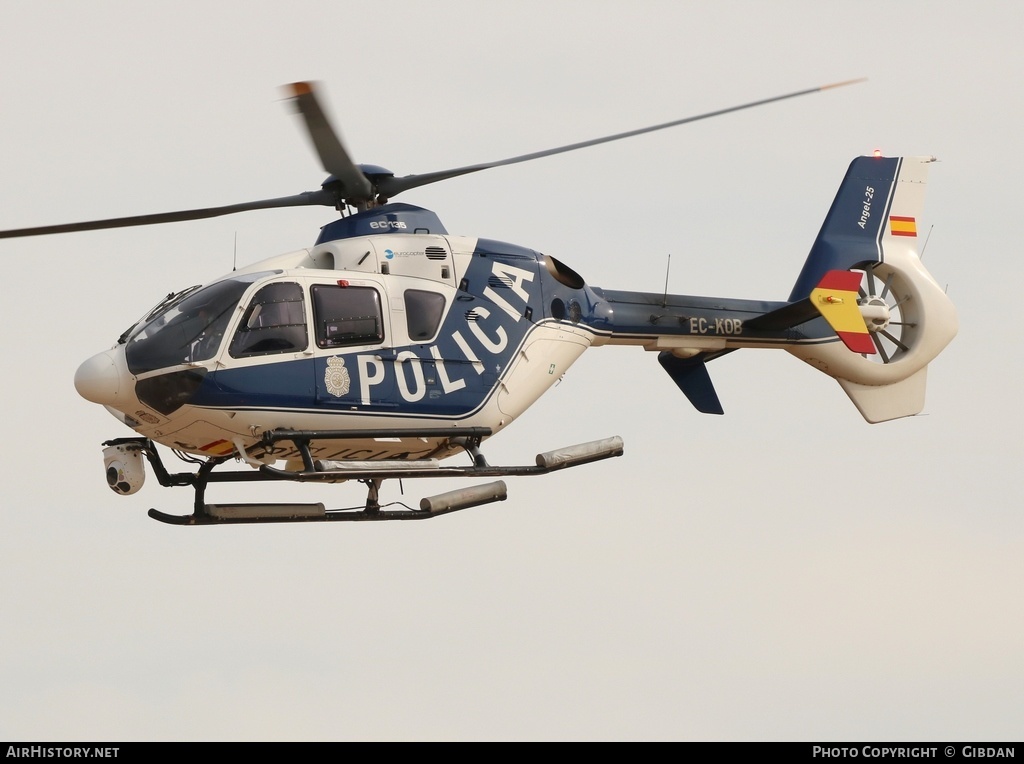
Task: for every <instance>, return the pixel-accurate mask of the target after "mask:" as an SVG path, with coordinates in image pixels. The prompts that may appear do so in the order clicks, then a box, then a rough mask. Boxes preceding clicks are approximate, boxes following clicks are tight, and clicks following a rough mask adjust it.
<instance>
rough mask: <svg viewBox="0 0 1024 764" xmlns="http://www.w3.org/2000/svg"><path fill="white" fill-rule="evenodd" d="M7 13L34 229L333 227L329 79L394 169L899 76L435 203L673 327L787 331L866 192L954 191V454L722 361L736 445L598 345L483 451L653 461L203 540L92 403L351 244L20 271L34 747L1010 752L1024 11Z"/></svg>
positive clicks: (1016, 670)
mask: <svg viewBox="0 0 1024 764" xmlns="http://www.w3.org/2000/svg"><path fill="white" fill-rule="evenodd" d="M4 9H5V14H4V17H5V23H4V24H3V25H0V72H2V74H0V98H2V101H0V103H2V104H3V110H2V114H3V117H2V119H0V168H2V175H0V188H2V189H3V200H4V203H3V206H2V208H0V228H14V227H21V226H29V225H44V224H48V223H56V222H70V221H77V220H85V219H91V218H101V217H108V216H118V215H131V214H142V213H147V212H157V211H163V210H173V209H179V208H188V207H198V206H206V205H218V204H229V203H233V202H240V201H246V200H250V199H260V198H266V197H273V196H279V195H285V194H291V193H297V192H300V191H304V190H310V189H314V188H316V187H318V185H319V183H320V182H321V180H322V175H323V173H322V172H321V171H320V169H319V166H318V164H317V161H316V159H315V156H314V154H313V152H312V150H311V149H310V148H309V146H308V145H307V142H306V140H305V137H304V135H303V133H302V131H301V127H300V125H299V123H298V121H297V120H296V118H295V117H294V116H292V115H291V114H290V113H289V110H288V109H287V108H286V106H285V105H284V104H283V103H281V93H280V90H279V86H281V85H283V84H285V83H287V82H291V81H294V80H298V79H315V80H319V81H321V82H322V83H323V95H324V97H325V101H326V104H327V106H328V107H329V109H330V111H331V113H332V114H333V117H334V119H335V121H336V123H337V124H338V125H339V126H340V128H341V130H342V132H343V134H344V137H345V140H346V142H347V144H348V146H349V148H350V150H351V151H352V153H353V154H354V155H355V157H356V160H357V161H360V162H368V163H375V164H380V165H383V166H385V167H388V168H390V169H391V170H393V171H395V172H396V174H406V173H413V172H426V171H431V170H437V169H442V168H445V167H453V166H459V165H464V164H470V163H474V162H482V161H488V160H494V159H498V158H502V157H506V156H511V155H516V154H521V153H526V152H529V151H535V150H539V149H543V148H547V147H550V146H556V145H560V144H564V143H570V142H573V141H577V140H584V139H587V138H592V137H595V136H598V135H603V134H606V133H612V132H617V131H622V130H628V129H631V128H635V127H640V126H643V125H647V124H654V123H658V122H664V121H667V120H671V119H676V118H679V117H683V116H687V115H690V114H694V113H699V112H702V111H708V110H711V109H716V108H721V107H725V106H730V105H733V104H737V103H742V102H744V101H748V100H754V99H757V98H762V97H767V96H771V95H776V94H780V93H784V92H788V91H791V90H798V89H801V88H805V87H812V86H815V85H819V84H824V83H828V82H833V81H837V80H845V79H850V78H853V77H861V76H864V77H868V78H869V79H868V82H866V83H864V84H861V85H857V86H854V87H850V88H844V89H840V90H835V91H830V92H827V93H822V94H819V95H813V96H809V97H806V98H802V99H799V100H797V101H791V102H786V103H782V104H775V105H772V106H768V107H765V108H763V109H761V110H757V111H752V112H746V113H743V114H735V115H730V116H726V117H723V118H721V119H719V120H715V121H713V122H707V123H701V124H698V125H691V126H685V127H682V128H678V129H675V130H670V131H666V132H662V133H658V134H654V135H649V136H644V137H639V138H636V139H633V140H630V141H626V142H622V143H613V144H609V145H605V146H600V147H595V148H591V149H587V150H584V151H580V152H577V153H574V154H568V155H564V156H559V157H553V158H548V159H543V160H539V161H536V162H533V163H528V164H523V165H517V166H513V167H506V168H500V169H495V170H492V171H488V172H485V173H481V174H478V175H475V176H468V177H464V178H459V179H454V180H451V181H448V182H446V183H443V184H439V185H436V186H431V187H429V188H423V189H418V190H416V191H412V192H409V193H408V194H406V195H405V196H404V197H403V198H402V200H403V201H407V202H410V203H415V204H420V205H422V206H425V207H428V208H430V209H433V210H435V211H436V212H437V213H438V214H439V216H440V217H441V219H442V221H444V223H445V225H446V226H447V228H448V229H449V230H450V231H451V232H452V233H457V234H466V235H480V236H487V237H489V238H495V239H501V240H506V241H512V242H515V243H518V244H522V245H525V246H530V247H533V248H536V249H539V250H542V251H544V252H547V253H550V254H552V255H555V256H556V257H558V258H559V259H561V260H563V261H564V262H566V263H567V264H569V265H570V266H571V267H573V268H574V269H576V270H577V271H579V272H580V273H581V274H582V275H583V276H584V277H585V278H586V279H587V281H588V282H589V283H591V284H593V285H597V286H603V287H613V288H623V289H626V288H632V289H645V290H650V291H655V290H660V289H661V288H662V286H663V285H664V277H665V261H666V257H667V255H668V254H669V253H671V254H672V272H671V282H670V289H671V290H672V291H674V292H677V293H690V294H712V295H714V294H718V295H727V296H735V297H753V298H764V299H784V298H785V296H786V295H787V294H788V293H789V289H790V287H791V286H792V283H793V281H794V280H795V279H796V275H797V273H798V272H799V270H800V267H801V265H802V263H803V260H804V257H805V256H806V253H807V251H808V248H809V247H810V244H811V242H812V240H813V238H814V236H815V234H816V232H817V230H818V227H819V226H820V224H821V221H822V219H823V217H824V215H825V213H826V211H827V210H828V207H829V204H830V203H831V200H832V197H833V195H834V194H835V191H836V189H837V187H838V184H839V182H840V180H841V179H842V176H843V173H844V172H845V169H846V166H847V165H848V163H849V162H850V160H851V159H852V158H853V157H854V156H856V155H858V154H863V153H869V152H871V151H872V150H874V149H876V148H878V149H881V150H882V151H883V152H884V153H886V154H889V155H899V154H934V155H936V156H937V157H938V158H939V159H940V162H939V163H938V164H936V165H934V166H933V167H932V171H931V178H930V186H929V194H928V198H927V201H926V220H925V222H924V226H923V228H924V229H925V230H929V229H931V227H932V226H934V229H933V230H931V235H930V238H929V241H928V247H927V251H926V253H925V263H926V265H927V266H928V268H929V269H930V270H931V272H932V274H933V275H934V276H935V278H936V279H937V280H938V281H939V283H941V284H947V283H948V284H949V293H950V295H951V296H952V298H953V300H954V302H955V303H956V305H957V307H958V310H959V313H960V321H961V329H960V335H959V336H958V337H957V339H956V340H954V342H953V344H952V345H951V346H950V347H949V348H948V349H947V351H946V352H945V353H944V354H943V355H941V356H940V357H939V359H938V360H937V361H936V362H935V363H933V364H932V366H931V368H930V371H929V390H928V405H927V409H926V413H927V415H926V416H920V417H917V418H914V419H909V420H901V421H896V422H890V423H887V424H883V425H875V426H871V425H868V424H866V423H864V422H863V420H862V419H861V418H860V416H859V414H858V413H857V411H856V409H855V408H854V407H853V405H852V404H851V403H850V402H849V400H848V399H847V398H846V396H845V395H844V394H843V392H842V390H841V389H840V388H839V386H838V385H836V384H835V383H834V382H833V381H832V380H830V379H829V378H827V377H825V376H823V375H820V374H817V373H816V372H814V371H813V370H812V369H811V368H809V367H807V366H805V365H803V364H801V363H800V362H798V361H797V360H795V359H793V358H791V357H789V356H788V355H786V354H783V353H774V352H768V351H764V352H754V351H745V352H743V353H736V354H732V355H730V356H728V357H726V358H723V359H721V360H720V361H716V362H715V363H714V364H712V365H711V367H710V371H711V375H712V378H713V379H714V381H715V384H716V387H717V389H718V391H719V395H720V397H721V399H722V403H723V405H724V407H725V410H726V415H725V416H724V417H709V416H702V415H700V414H698V413H696V412H695V411H694V410H693V409H692V407H690V405H689V404H688V403H687V401H686V400H685V398H684V397H683V396H682V395H681V394H680V393H679V392H678V390H677V389H676V388H675V386H674V385H673V384H672V382H671V380H670V379H669V378H668V376H667V375H666V374H665V373H664V372H663V371H662V369H661V368H660V367H659V365H658V363H657V359H656V357H655V356H654V355H653V354H644V353H643V352H642V351H640V350H638V349H635V348H622V349H619V348H598V349H593V350H591V351H590V352H588V353H587V354H586V355H585V356H584V357H583V358H582V359H581V360H580V361H579V362H578V363H577V365H576V366H574V367H573V368H572V369H571V370H570V372H569V373H568V374H567V375H566V377H565V379H564V380H563V382H562V383H561V384H560V385H559V386H558V387H556V388H555V389H553V390H552V391H551V392H550V393H549V394H548V395H547V396H546V397H544V398H542V399H541V401H540V402H538V403H537V404H536V406H535V407H534V408H533V409H531V410H530V411H529V412H527V414H525V415H524V416H523V417H522V419H521V421H519V422H517V423H516V424H515V425H514V426H513V427H512V428H511V429H510V430H508V431H507V432H505V433H503V434H502V436H501V437H498V438H496V439H494V440H493V441H492V442H490V443H489V445H488V448H487V449H486V452H487V454H488V456H489V458H490V459H491V461H492V462H495V463H530V462H532V459H533V456H534V454H536V453H538V452H540V451H546V450H550V449H552V448H555V447H558V446H562V445H567V444H570V443H575V442H580V441H585V440H591V439H596V438H599V437H604V436H609V435H621V436H622V437H623V438H624V439H625V443H626V454H625V456H624V457H623V458H621V459H617V460H613V461H610V462H606V463H603V464H600V465H592V466H589V467H581V468H579V469H576V470H570V471H568V472H565V473H559V474H554V475H550V476H547V477H543V478H531V479H525V478H522V479H510V480H508V483H509V494H510V495H509V500H508V501H506V502H504V503H501V504H496V505H492V506H490V507H485V508H480V509H475V510H470V511H467V512H463V513H458V514H455V515H452V516H449V517H445V518H440V519H436V520H431V521H428V522H423V523H396V524H365V525H364V524H357V525H336V524H335V525H310V526H295V527H253V528H205V529H195V528H170V527H167V526H163V525H160V524H158V523H156V522H153V521H152V520H150V519H149V518H147V517H146V516H145V512H146V510H147V509H148V508H149V507H151V506H156V507H159V508H161V509H163V510H165V511H170V512H180V513H185V512H187V511H188V508H189V502H190V501H191V498H190V495H189V494H188V493H187V492H186V491H179V492H174V491H169V490H165V489H161V488H160V487H159V486H158V485H157V483H156V481H155V480H154V479H153V477H152V475H151V476H150V481H149V483H148V484H147V486H146V488H145V489H144V490H143V491H142V492H141V493H139V494H137V495H135V496H133V497H130V498H120V497H117V496H115V495H114V494H113V493H112V492H111V491H110V490H109V489H108V488H107V486H106V485H105V483H104V480H103V475H102V469H101V467H102V460H101V449H100V443H101V441H103V440H106V439H108V438H112V437H117V436H121V435H127V434H130V433H129V432H128V431H127V430H125V428H123V427H122V426H120V425H119V424H118V423H117V421H115V420H114V419H113V418H112V417H111V416H110V415H109V414H107V412H105V411H104V410H103V409H102V408H100V407H98V406H95V405H92V404H89V403H87V402H85V401H84V400H82V399H80V398H79V397H78V396H77V395H76V393H75V391H74V388H73V386H72V378H73V375H74V371H75V369H76V368H77V366H78V364H79V363H80V362H81V361H82V360H84V359H85V358H87V357H88V356H90V355H92V354H93V353H95V352H98V351H99V350H102V349H104V348H105V347H108V346H109V345H111V344H113V342H114V340H115V339H116V337H117V336H118V334H120V332H121V331H123V330H124V329H125V328H126V327H127V326H128V325H129V324H130V323H131V322H133V321H134V320H135V319H136V318H138V316H139V315H141V314H142V313H143V312H144V311H145V310H146V309H147V308H149V307H150V306H152V305H153V304H154V303H155V302H156V301H157V299H158V298H159V297H160V296H162V295H163V294H165V293H166V292H168V291H170V290H173V289H180V288H182V287H184V286H187V285H189V284H194V283H198V282H204V281H208V280H210V279H212V278H215V277H217V276H219V275H221V274H222V273H224V272H226V271H227V270H229V269H230V268H231V264H232V258H233V250H234V247H235V243H234V242H235V237H236V234H237V251H238V260H239V262H240V263H248V262H252V261H254V260H258V259H261V258H263V257H267V256H270V255H272V254H275V253H278V252H284V251H288V250H291V249H296V248H299V247H304V246H308V245H309V244H310V243H312V241H313V240H314V238H315V236H316V232H317V228H318V226H320V225H322V224H323V223H325V222H328V221H329V220H330V219H331V215H330V212H329V211H325V210H321V209H301V210H281V211H268V212H257V213H249V214H245V215H239V216H235V217H231V218H223V219H218V220H210V221H200V222H194V223H187V224H181V225H174V226H161V227H154V228H139V229H131V230H120V231H105V232H93V233H84V234H78V235H72V236H62V237H42V238H39V239H34V240H21V241H7V242H0V258H2V259H0V262H2V264H3V265H4V267H5V269H6V278H5V283H6V284H7V296H6V299H5V300H4V301H3V304H2V307H0V311H2V315H3V325H5V326H6V327H7V329H8V335H7V336H8V339H7V342H6V348H7V353H8V357H7V361H6V362H5V364H4V369H5V373H4V374H3V375H2V378H0V387H2V400H3V401H4V411H5V417H4V421H5V424H6V435H7V437H6V439H5V440H6V444H7V449H8V451H9V455H8V458H7V460H6V461H7V466H6V467H5V470H4V478H3V489H4V499H3V504H2V506H3V511H2V513H0V560H2V563H0V566H2V568H0V569H2V572H3V576H2V585H0V611H2V613H3V618H2V619H0V643H2V644H3V645H4V648H5V649H4V650H3V657H2V658H0V738H4V739H32V740H70V739H76V740H92V739H118V740H153V739H159V740H164V739H166V740H178V739H184V740H211V739H228V740H239V739H240V740H249V739H270V740H293V739H324V740H350V739H363V740H366V739H369V740H407V739H428V740H450V739H460V740H475V739H487V740H490V739H510V740H524V739H530V740H532V739H555V740H562V739H601V740H604V739H608V740H632V739H643V740H648V739H650V740H661V739H667V740H680V739H699V740H748V739H754V740H774V739H783V740H857V739H864V740H1012V739H1020V736H1021V732H1022V723H1021V714H1020V709H1021V707H1022V705H1024V690H1022V688H1024V651H1022V650H1021V641H1020V640H1021V637H1020V635H1021V634H1022V633H1024V605H1022V600H1021V597H1020V589H1021V583H1022V579H1024V555H1022V554H1021V547H1022V543H1024V520H1022V510H1021V506H1022V502H1021V498H1022V491H1021V488H1020V483H1019V480H1018V470H1019V466H1020V461H1021V456H1022V442H1021V432H1022V431H1024V407H1022V404H1021V398H1020V394H1019V391H1018V389H1017V388H1018V386H1019V384H1018V381H1019V379H1020V378H1021V375H1022V371H1024V369H1022V361H1021V355H1020V353H1018V352H1016V351H1017V348H1018V346H1019V343H1020V340H1019V336H1018V333H1017V332H1016V331H1015V328H1016V324H1017V323H1018V322H1017V320H1016V319H1015V316H1014V314H1013V309H1014V306H1016V305H1017V304H1018V303H1019V295H1018V292H1019V291H1020V285H1021V283H1022V275H1024V274H1022V267H1021V264H1020V262H1021V261H1020V256H1019V252H1018V249H1019V236H1017V234H1016V227H1017V225H1018V223H1019V211H1018V203H1019V198H1020V190H1019V187H1020V178H1021V175H1022V172H1021V171H1022V166H1021V165H1022V159H1021V152H1020V150H1019V142H1020V137H1021V135H1022V133H1024V119H1022V103H1021V95H1020V94H1021V92H1022V85H1024V83H1022V74H1021V72H1024V54H1022V52H1021V47H1020V44H1019V39H1018V38H1019V34H1020V30H1021V29H1022V28H1024V10H1021V6H1018V5H1016V4H1012V3H976V4H962V3H951V2H937V3H929V2H906V3H893V2H858V3H856V4H842V5H840V4H823V3H820V2H782V3H771V4H762V3H754V2H750V3H744V2H732V3H729V2H725V3H715V4H713V5H712V4H710V3H708V4H702V3H679V2H664V3H659V2H642V1H641V2H633V3H611V2H586V3H585V2H550V0H549V1H548V2H544V3H540V2H521V3H517V4H515V5H509V6H503V7H499V6H498V5H497V4H481V3H469V2H465V3H463V2H438V3H434V4H431V5H430V6H429V7H428V6H427V5H426V4H415V3H406V2H391V3H383V4H381V3H377V4H358V5H357V4H346V3H337V2H332V3H327V2H323V3H319V2H295V3H292V4H290V5H289V7H288V9H287V10H285V9H284V6H282V5H281V4H280V3H269V2H256V3H253V2H247V3H232V2H223V3H214V4H211V3H197V2H180V1H179V2H175V3H166V4H164V3H146V4H137V3H127V2H94V3H88V4H76V3H70V2H67V3H65V2H33V3H28V2H17V1H14V2H8V3H7V4H5V8H4ZM405 489H406V492H407V496H406V499H410V498H418V497H419V496H420V495H422V493H426V492H433V491H434V490H435V485H434V484H430V485H426V486H425V485H424V484H423V483H422V482H420V483H407V484H406V486H405ZM216 490H217V491H218V496H223V497H224V498H230V499H237V500H240V501H246V500H250V501H251V500H253V497H254V496H255V495H256V493H257V492H256V490H255V489H253V488H251V487H239V488H227V489H225V488H218V489H216ZM267 494H270V496H269V498H272V499H278V500H281V499H282V498H289V499H290V498H293V497H295V496H296V495H297V496H298V497H299V499H300V500H324V501H325V502H326V503H328V504H329V505H336V506H344V505H348V504H353V503H357V502H359V501H360V500H361V498H362V492H361V490H356V489H350V488H346V487H344V486H337V487H333V488H331V487H324V488H320V489H312V488H307V487H304V486H300V487H287V486H284V487H282V486H273V487H272V490H270V489H267V488H261V489H259V495H260V496H266V495H267ZM388 498H390V499H391V500H394V499H397V498H401V497H400V496H398V495H397V487H390V489H389V493H388Z"/></svg>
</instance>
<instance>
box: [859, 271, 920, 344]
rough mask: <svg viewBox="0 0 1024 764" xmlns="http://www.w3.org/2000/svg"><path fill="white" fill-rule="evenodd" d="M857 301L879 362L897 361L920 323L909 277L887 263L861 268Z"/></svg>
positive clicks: (913, 336) (914, 338)
mask: <svg viewBox="0 0 1024 764" xmlns="http://www.w3.org/2000/svg"><path fill="white" fill-rule="evenodd" d="M862 272H863V274H864V275H863V277H862V279H861V284H860V289H859V291H858V300H857V304H858V306H859V307H860V312H861V315H862V316H863V317H864V323H865V324H866V325H867V328H868V333H869V334H870V335H871V341H872V342H873V343H874V345H875V350H876V351H877V354H876V355H873V356H865V357H867V358H869V359H871V360H874V361H876V362H878V363H883V364H890V363H895V362H898V361H899V360H900V359H901V358H902V357H903V356H904V355H906V354H907V353H909V352H910V350H911V348H913V346H914V342H915V340H916V336H917V328H918V324H919V323H920V318H921V317H920V315H919V310H918V306H917V305H915V304H914V299H913V294H912V292H911V290H910V289H909V288H908V287H907V284H906V279H905V278H904V277H903V276H901V274H900V273H899V272H898V271H897V270H895V269H894V268H892V267H891V266H888V265H886V264H884V263H878V264H876V265H873V266H869V267H865V268H863V269H862Z"/></svg>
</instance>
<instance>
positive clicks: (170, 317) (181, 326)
mask: <svg viewBox="0 0 1024 764" xmlns="http://www.w3.org/2000/svg"><path fill="white" fill-rule="evenodd" d="M268 275H270V272H267V271H264V272H260V273H246V274H244V275H241V276H236V277H234V278H230V279H224V280H223V281H217V282H215V283H213V284H210V285H209V286H206V287H203V288H202V289H199V290H197V291H194V292H191V293H190V294H187V295H186V296H185V297H184V299H180V300H172V301H169V303H168V304H166V305H165V306H160V307H158V308H157V309H156V310H155V311H153V313H151V314H150V315H148V316H147V317H146V318H145V319H144V320H143V321H142V322H140V323H139V325H138V326H137V327H136V328H135V329H134V331H133V333H132V335H131V337H130V338H129V339H128V345H127V347H126V349H125V358H126V359H127V361H128V368H129V370H130V371H131V372H132V373H133V374H142V373H144V372H147V371H154V370H155V369H164V368H167V367H169V366H178V365H180V364H183V363H195V362H198V361H208V360H209V359H211V358H213V357H214V356H215V355H216V354H217V350H218V349H219V348H220V344H221V340H222V339H223V338H224V332H225V331H227V328H228V323H229V322H230V320H231V316H232V315H233V312H234V309H235V307H236V306H237V305H238V301H239V300H240V299H241V297H242V295H243V294H244V293H245V291H246V290H247V289H248V288H249V286H250V285H252V284H253V282H255V281H258V280H260V279H261V278H264V277H265V276H268Z"/></svg>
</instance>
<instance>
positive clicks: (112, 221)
mask: <svg viewBox="0 0 1024 764" xmlns="http://www.w3.org/2000/svg"><path fill="white" fill-rule="evenodd" d="M312 205H323V206H326V207H333V206H334V196H333V195H332V194H330V193H328V192H327V191H324V190H320V191H306V192H304V193H301V194H295V195H293V196H282V197H278V198H277V199H263V200H261V201H256V202H243V203H242V204H228V205H225V206H223V207H203V208H202V209H195V210H180V211H178V212H158V213H155V214H153V215H133V216H131V217H126V218H109V219H107V220H90V221H87V222H84V223H64V224H62V225H47V226H39V227H37V228H16V229H13V230H10V231H0V239H14V238H17V237H20V236H43V235H45V234H50V233H73V232H75V231H98V230H101V229H104V228H127V227H129V226H139V225H155V224H156V223H177V222H180V221H183V220H201V219H203V218H215V217H219V216H220V215H231V214H234V213H236V212H248V211H249V210H266V209H272V208H275V207H305V206H312Z"/></svg>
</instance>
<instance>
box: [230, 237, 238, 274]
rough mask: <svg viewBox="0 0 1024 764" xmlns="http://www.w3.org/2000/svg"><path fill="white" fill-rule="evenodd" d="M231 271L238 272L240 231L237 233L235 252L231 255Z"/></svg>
mask: <svg viewBox="0 0 1024 764" xmlns="http://www.w3.org/2000/svg"><path fill="white" fill-rule="evenodd" d="M231 270H232V271H237V270H238V231H235V251H234V252H233V253H232V254H231Z"/></svg>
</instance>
